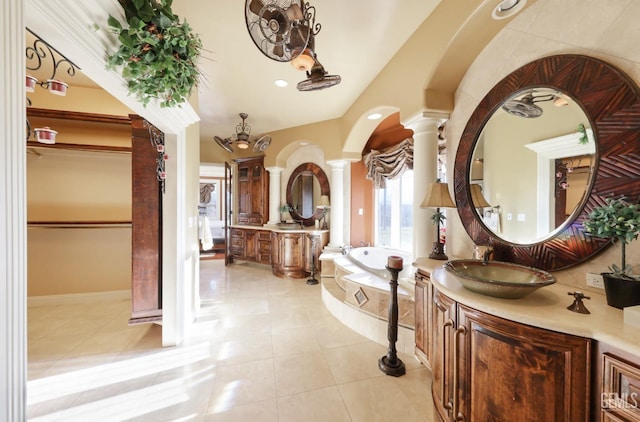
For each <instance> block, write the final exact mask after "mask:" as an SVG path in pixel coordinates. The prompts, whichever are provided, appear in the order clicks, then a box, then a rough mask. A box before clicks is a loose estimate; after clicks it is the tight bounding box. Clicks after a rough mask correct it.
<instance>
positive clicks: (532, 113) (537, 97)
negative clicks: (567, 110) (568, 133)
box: [502, 90, 568, 119]
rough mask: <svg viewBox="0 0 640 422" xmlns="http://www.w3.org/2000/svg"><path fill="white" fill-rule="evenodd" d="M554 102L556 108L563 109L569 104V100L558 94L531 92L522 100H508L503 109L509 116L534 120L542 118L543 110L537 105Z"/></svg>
mask: <svg viewBox="0 0 640 422" xmlns="http://www.w3.org/2000/svg"><path fill="white" fill-rule="evenodd" d="M545 101H552V102H553V105H554V106H556V107H563V106H566V105H567V104H568V102H567V100H566V99H565V98H564V97H563V96H562V95H561V94H560V93H557V92H555V91H554V92H542V91H535V90H531V91H530V92H529V93H528V94H525V95H524V96H522V98H519V99H518V98H511V99H510V100H507V101H506V102H505V103H504V104H503V105H502V109H503V110H504V111H506V112H507V113H509V114H512V115H514V116H518V117H524V118H527V119H533V118H536V117H540V116H542V113H543V110H542V108H541V107H540V106H539V105H537V104H536V103H541V102H545Z"/></svg>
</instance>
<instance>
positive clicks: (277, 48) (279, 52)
mask: <svg viewBox="0 0 640 422" xmlns="http://www.w3.org/2000/svg"><path fill="white" fill-rule="evenodd" d="M273 54H275V55H276V56H278V57H282V56H284V48H283V46H282V35H278V36H276V44H275V45H274V46H273Z"/></svg>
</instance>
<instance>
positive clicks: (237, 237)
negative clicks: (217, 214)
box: [231, 227, 271, 265]
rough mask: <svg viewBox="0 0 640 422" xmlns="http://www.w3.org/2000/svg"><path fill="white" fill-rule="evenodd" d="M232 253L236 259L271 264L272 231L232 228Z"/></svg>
mask: <svg viewBox="0 0 640 422" xmlns="http://www.w3.org/2000/svg"><path fill="white" fill-rule="evenodd" d="M231 254H232V255H233V259H234V260H241V261H251V262H258V263H260V264H267V265H270V264H271V232H270V231H269V230H256V229H242V228H236V227H233V228H232V229H231Z"/></svg>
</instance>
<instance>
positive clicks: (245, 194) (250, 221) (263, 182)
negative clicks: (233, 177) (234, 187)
mask: <svg viewBox="0 0 640 422" xmlns="http://www.w3.org/2000/svg"><path fill="white" fill-rule="evenodd" d="M235 162H236V164H237V167H238V224H241V225H250V226H262V225H264V224H265V223H266V222H267V220H268V217H269V173H267V171H266V170H265V168H264V157H250V158H237V159H236V160H235Z"/></svg>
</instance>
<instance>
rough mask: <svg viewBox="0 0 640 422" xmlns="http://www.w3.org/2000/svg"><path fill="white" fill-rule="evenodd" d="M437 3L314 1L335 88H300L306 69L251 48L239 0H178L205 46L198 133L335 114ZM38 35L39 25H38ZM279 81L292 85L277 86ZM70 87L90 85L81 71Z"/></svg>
mask: <svg viewBox="0 0 640 422" xmlns="http://www.w3.org/2000/svg"><path fill="white" fill-rule="evenodd" d="M438 3H439V0H348V1H344V0H316V1H315V2H312V6H315V7H316V22H319V23H320V24H321V25H322V28H321V30H320V32H319V33H318V35H317V36H316V38H315V46H316V53H317V55H318V59H319V61H320V62H321V63H322V64H323V65H324V67H325V69H326V71H327V72H328V74H331V75H340V76H341V78H342V82H341V83H340V84H339V85H336V86H333V87H330V88H327V89H324V90H319V91H312V92H301V91H298V90H297V88H296V85H297V83H298V82H300V81H302V80H304V79H305V78H306V75H305V74H304V72H301V71H298V70H295V69H294V68H293V67H292V66H291V65H290V63H287V62H285V63H283V62H277V61H274V60H272V59H270V58H268V57H267V56H265V55H263V54H262V53H261V52H260V50H259V49H258V48H257V47H256V46H255V45H254V43H253V41H252V39H251V37H250V35H249V33H248V31H247V29H246V25H245V17H244V7H245V2H244V1H239V0H235V1H217V2H211V1H210V0H189V1H186V0H175V1H174V3H173V6H172V7H173V11H174V13H176V14H177V15H179V16H180V17H181V18H182V19H185V20H186V21H187V22H188V23H189V24H190V25H191V26H192V28H193V30H194V32H196V33H197V34H199V36H200V38H201V39H202V43H203V51H202V58H201V60H200V63H199V67H200V69H201V71H202V75H203V76H202V80H201V82H200V84H199V86H198V101H197V107H196V108H197V110H196V111H197V112H198V114H199V116H200V119H201V121H200V133H201V137H202V138H205V139H206V138H209V139H211V138H213V136H214V135H218V136H220V137H223V138H224V137H228V136H230V135H231V134H233V133H234V132H235V127H236V125H237V124H238V123H240V121H241V119H240V117H239V116H238V114H239V113H240V112H244V113H247V114H248V115H249V117H248V118H247V120H246V122H247V124H249V126H251V129H252V131H251V134H252V135H261V134H266V133H269V132H271V131H275V130H280V129H286V128H290V127H296V126H300V125H304V124H309V123H313V122H318V121H324V120H330V119H335V118H340V117H342V116H343V115H344V113H345V112H346V111H347V110H348V108H349V107H350V106H351V105H352V104H353V103H354V102H355V101H356V99H357V98H358V97H359V96H360V95H361V94H362V92H363V91H364V90H365V89H366V88H367V86H368V85H369V83H371V81H372V80H373V79H374V78H375V77H376V75H377V74H378V73H379V72H380V71H381V70H382V68H383V67H384V66H385V64H386V63H387V62H388V61H389V60H390V59H391V58H392V57H393V55H394V54H395V53H396V52H397V51H398V50H399V49H400V47H401V46H402V45H403V44H404V43H405V41H407V39H408V38H409V37H410V36H411V35H412V34H413V32H414V31H415V30H416V29H417V28H418V27H419V26H420V24H421V23H422V22H423V21H424V20H425V19H426V18H427V16H428V15H429V14H430V13H431V12H432V10H433V9H434V8H435V6H436V5H437V4H438ZM36 33H37V30H36ZM276 79H284V80H286V81H287V82H288V83H289V84H288V86H287V87H285V88H279V87H277V86H276V85H275V83H274V82H275V80H276ZM68 83H69V84H70V85H71V86H73V85H91V84H92V83H91V81H90V80H88V79H86V78H82V76H78V77H76V78H73V79H72V80H69V81H68Z"/></svg>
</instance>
